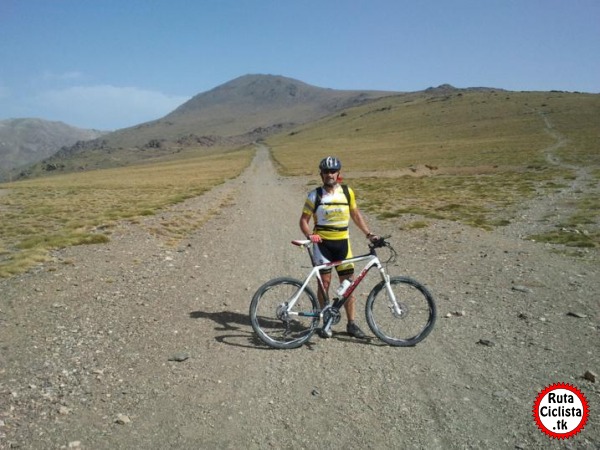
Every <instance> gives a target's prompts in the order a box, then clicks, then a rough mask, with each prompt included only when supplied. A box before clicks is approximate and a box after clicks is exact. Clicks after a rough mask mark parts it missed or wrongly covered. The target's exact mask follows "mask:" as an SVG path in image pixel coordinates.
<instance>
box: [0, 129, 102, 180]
mask: <svg viewBox="0 0 600 450" xmlns="http://www.w3.org/2000/svg"><path fill="white" fill-rule="evenodd" d="M102 134H103V133H102V132H100V131H97V130H84V129H80V128H75V127H72V126H70V125H67V124H65V123H62V122H50V121H47V120H42V119H8V120H1V121H0V171H7V170H10V169H13V168H15V167H19V166H23V165H26V164H31V163H34V162H37V161H41V160H43V159H44V158H47V157H49V156H51V155H52V154H54V153H56V152H57V151H58V150H59V149H60V148H61V147H64V146H71V145H73V144H75V143H76V142H77V141H87V140H91V139H96V138H97V137H99V136H101V135H102Z"/></svg>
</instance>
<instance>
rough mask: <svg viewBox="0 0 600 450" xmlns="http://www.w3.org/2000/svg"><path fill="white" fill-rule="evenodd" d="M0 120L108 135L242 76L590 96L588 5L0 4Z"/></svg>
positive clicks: (595, 57) (32, 0)
mask: <svg viewBox="0 0 600 450" xmlns="http://www.w3.org/2000/svg"><path fill="white" fill-rule="evenodd" d="M0 61H1V63H0V120H2V119H8V118H16V117H39V118H43V119H47V120H60V121H63V122H66V123H68V124H71V125H74V126H78V127H82V128H97V129H105V130H112V129H118V128H124V127H129V126H133V125H137V124H139V123H142V122H146V121H149V120H153V119H158V118H160V117H162V116H164V115H166V114H167V113H169V112H170V111H172V110H173V109H175V108H176V107H177V106H179V105H180V104H182V103H183V102H185V101H187V100H188V99H189V98H191V97H192V96H194V95H196V94H199V93H201V92H205V91H208V90H210V89H212V88H214V87H216V86H218V85H220V84H223V83H225V82H227V81H229V80H231V79H233V78H236V77H238V76H241V75H245V74H249V73H252V74H259V73H260V74H274V75H283V76H287V77H291V78H295V79H298V80H301V81H303V82H306V83H309V84H312V85H315V86H320V87H328V88H334V89H376V90H390V91H403V92H406V91H416V90H421V89H426V88H428V87H430V86H437V85H440V84H443V83H449V84H452V85H454V86H456V87H472V86H488V87H496V88H504V89H509V90H517V91H519V90H541V91H545V90H553V89H556V90H566V91H583V92H592V93H600V1H598V0H345V1H342V0H254V1H252V0H196V1H194V0H189V1H184V0H0Z"/></svg>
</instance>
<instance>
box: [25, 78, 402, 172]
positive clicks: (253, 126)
mask: <svg viewBox="0 0 600 450" xmlns="http://www.w3.org/2000/svg"><path fill="white" fill-rule="evenodd" d="M395 94H398V93H397V92H386V91H369V90H365V91H358V90H357V91H351V90H336V89H328V88H321V87H316V86H311V85H309V84H306V83H304V82H301V81H298V80H295V79H293V78H287V77H283V76H279V75H244V76H241V77H238V78H235V79H234V80H231V81H229V82H227V83H224V84H222V85H220V86H217V87H215V88H214V89H211V90H209V91H207V92H204V93H200V94H198V95H196V96H194V97H193V98H191V99H190V100H189V101H187V102H185V103H184V104H182V105H181V106H179V107H178V108H176V109H175V110H174V111H172V112H171V113H169V114H167V115H166V116H164V117H163V118H160V119H157V120H154V121H151V122H147V123H143V124H140V125H137V126H134V127H130V128H125V129H122V130H118V131H115V132H113V133H109V134H106V135H104V136H102V137H101V138H99V139H95V140H92V141H89V142H83V143H82V142H79V143H77V144H76V145H73V146H71V147H68V148H64V149H61V150H60V151H59V152H57V153H56V154H55V155H53V156H51V157H50V158H47V159H46V160H44V161H42V162H41V163H40V164H38V165H37V167H32V168H30V169H29V170H27V171H23V173H22V174H21V176H22V177H27V176H31V175H35V174H39V173H43V172H44V171H45V168H50V169H51V170H56V169H58V170H62V171H72V170H88V169H95V168H103V167H112V166H119V165H127V164H132V163H135V162H136V161H141V160H145V159H149V158H155V157H161V156H166V155H169V154H172V153H173V152H177V151H180V150H181V149H183V148H196V147H200V148H203V147H212V146H230V147H231V146H240V145H244V144H247V143H251V142H254V141H256V140H258V139H261V138H265V137H267V136H269V135H270V134H273V133H276V132H281V131H283V130H285V129H288V128H292V127H294V126H297V125H300V124H303V123H306V122H310V121H313V120H317V119H320V118H322V117H324V116H327V115H329V114H332V113H334V112H336V111H339V110H342V109H345V108H348V107H350V106H355V105H360V104H363V103H365V102H368V101H371V100H374V99H377V98H381V97H384V96H389V95H395ZM108 155H110V156H108Z"/></svg>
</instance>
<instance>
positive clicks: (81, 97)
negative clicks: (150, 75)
mask: <svg viewBox="0 0 600 450" xmlns="http://www.w3.org/2000/svg"><path fill="white" fill-rule="evenodd" d="M189 98H190V97H184V96H175V95H167V94H164V93H162V92H157V91H148V90H144V89H139V88H136V87H117V86H110V85H105V86H74V87H70V88H65V89H55V90H50V91H45V92H43V93H41V94H38V95H36V96H35V97H33V98H31V99H29V102H28V103H30V105H29V106H30V108H29V109H31V110H37V111H41V112H42V113H41V114H40V113H37V114H35V116H37V117H43V118H45V119H48V120H60V121H63V122H66V123H68V124H69V125H74V126H77V127H82V128H96V129H102V130H115V129H118V128H126V127H130V126H133V125H137V124H140V123H143V122H148V121H150V120H155V119H159V118H161V117H163V116H164V115H166V114H168V113H169V112H171V111H173V110H174V109H175V108H177V107H178V106H179V105H181V104H182V103H184V102H186V101H187V100H189Z"/></svg>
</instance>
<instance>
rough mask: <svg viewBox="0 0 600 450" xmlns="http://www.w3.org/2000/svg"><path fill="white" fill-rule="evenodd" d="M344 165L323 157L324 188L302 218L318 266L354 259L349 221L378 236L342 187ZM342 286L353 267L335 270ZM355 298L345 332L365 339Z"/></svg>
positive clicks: (327, 279)
mask: <svg viewBox="0 0 600 450" xmlns="http://www.w3.org/2000/svg"><path fill="white" fill-rule="evenodd" d="M341 169H342V163H341V162H340V160H339V159H337V158H336V157H333V156H328V157H326V158H323V160H321V162H320V164H319V171H320V174H321V180H322V181H323V186H321V187H318V188H316V189H314V190H313V191H311V192H309V194H308V197H307V198H306V201H305V203H304V208H303V209H302V215H301V216H300V229H301V230H302V233H304V235H305V236H306V237H307V239H310V240H311V241H312V242H313V243H314V244H315V251H314V257H315V261H316V262H317V264H325V263H327V262H332V261H340V260H342V259H348V258H351V257H352V250H351V249H350V235H349V233H348V224H349V222H350V219H352V221H353V222H354V223H355V224H356V226H357V227H358V228H359V229H360V230H361V231H362V232H363V233H364V234H365V236H366V237H367V239H370V240H371V241H375V240H377V239H378V237H377V236H376V235H374V234H373V233H371V232H370V231H369V227H368V226H367V224H366V222H365V219H364V218H363V216H362V214H361V213H360V210H359V209H358V207H357V206H356V199H355V198H354V191H353V190H352V189H350V188H349V187H348V186H345V185H341V184H339V181H341V176H340V170H341ZM311 217H312V218H313V219H314V227H313V228H312V229H311V227H310V219H311ZM336 271H337V273H338V277H339V280H340V283H342V282H343V281H344V280H346V279H351V278H352V276H353V275H354V264H342V265H339V266H337V267H336ZM321 278H322V279H323V287H324V288H325V291H326V292H329V286H330V284H331V268H329V269H324V270H322V271H321ZM318 297H319V303H320V304H321V308H322V307H323V306H324V302H325V300H324V296H323V292H321V289H319V293H318ZM354 303H355V298H354V296H351V297H350V298H349V299H348V301H347V302H346V303H345V305H344V307H345V308H346V316H347V318H348V325H347V327H346V331H347V332H348V334H349V335H350V336H353V337H355V338H359V339H364V338H365V337H366V336H365V334H364V333H363V332H362V330H361V329H360V328H359V326H358V325H357V324H356V323H355V321H354V319H355V305H354ZM320 335H321V337H324V338H328V337H331V331H330V330H329V332H328V333H325V332H324V331H323V330H321V333H320Z"/></svg>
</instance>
